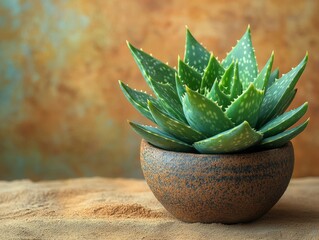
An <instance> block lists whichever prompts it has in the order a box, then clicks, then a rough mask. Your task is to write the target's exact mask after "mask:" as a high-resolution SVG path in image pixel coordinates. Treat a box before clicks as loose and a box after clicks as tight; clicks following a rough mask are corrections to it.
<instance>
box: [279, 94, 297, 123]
mask: <svg viewBox="0 0 319 240" xmlns="http://www.w3.org/2000/svg"><path fill="white" fill-rule="evenodd" d="M296 94H297V89H294V90H292V91H291V92H290V93H289V94H288V95H287V97H285V100H284V101H283V103H282V105H281V107H280V108H278V111H276V113H275V114H274V117H276V116H278V115H281V114H283V113H284V112H285V111H286V110H287V108H288V107H289V106H290V104H291V103H292V101H293V100H294V98H295V96H296Z"/></svg>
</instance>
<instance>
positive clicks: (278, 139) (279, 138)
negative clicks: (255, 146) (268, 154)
mask: <svg viewBox="0 0 319 240" xmlns="http://www.w3.org/2000/svg"><path fill="white" fill-rule="evenodd" d="M308 122H309V118H308V119H307V120H306V121H305V122H304V123H302V124H300V125H299V126H297V127H295V128H292V129H290V130H287V131H284V132H281V133H279V134H277V135H275V136H271V137H268V138H265V139H263V140H262V141H261V143H260V147H262V148H277V147H281V146H283V145H285V144H286V143H287V142H289V141H290V140H291V139H293V138H294V137H296V136H297V135H298V134H300V133H301V132H302V131H303V130H305V128H306V127H307V125H308Z"/></svg>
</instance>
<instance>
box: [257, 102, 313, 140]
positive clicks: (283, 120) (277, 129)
mask: <svg viewBox="0 0 319 240" xmlns="http://www.w3.org/2000/svg"><path fill="white" fill-rule="evenodd" d="M307 109H308V103H307V102H306V103H304V104H303V105H301V106H300V107H298V108H296V109H293V110H291V111H289V112H286V113H284V114H282V115H280V116H278V117H276V118H274V119H272V120H271V121H269V122H268V123H267V124H265V125H264V126H263V127H262V128H261V129H259V131H260V132H262V133H263V134H264V137H265V138H266V137H270V136H274V135H276V134H279V133H281V132H282V131H285V130H286V129H288V128H289V127H291V126H292V125H293V124H295V123H296V122H297V121H298V120H299V119H300V118H301V117H302V116H303V115H304V114H305V113H306V111H307Z"/></svg>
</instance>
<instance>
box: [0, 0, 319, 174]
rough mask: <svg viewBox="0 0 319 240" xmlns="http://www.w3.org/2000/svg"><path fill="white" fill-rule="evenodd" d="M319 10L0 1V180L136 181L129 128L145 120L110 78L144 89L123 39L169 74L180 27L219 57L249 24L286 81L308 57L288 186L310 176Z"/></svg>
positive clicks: (307, 4) (285, 4) (301, 3)
mask: <svg viewBox="0 0 319 240" xmlns="http://www.w3.org/2000/svg"><path fill="white" fill-rule="evenodd" d="M318 12H319V2H318V1H316V0H306V1H305V0H295V1H293V4H292V2H291V1H288V0H282V1H276V0H272V1H248V0H236V1H235V0H233V1H232V0H229V1H227V3H226V1H221V0H219V1H213V0H210V1H209V0H202V1H187V2H186V1H183V0H172V1H165V0H161V1H152V0H136V1H130V0H126V1H125V0H122V1H116V0H96V1H85V0H69V1H65V0H43V1H40V0H39V1H31V0H25V1H19V0H2V1H0V38H1V40H0V179H12V178H25V177H28V178H32V179H34V180H39V179H44V178H45V179H52V178H65V177H75V176H92V175H100V176H111V177H112V176H124V177H141V172H140V169H139V162H138V146H139V141H140V138H139V137H138V136H137V135H135V133H133V131H132V130H130V129H129V127H128V124H127V122H126V119H131V120H133V119H134V120H137V121H140V122H145V120H144V119H143V118H142V117H140V116H139V114H138V113H137V112H136V111H135V110H134V109H133V107H131V106H130V105H129V103H128V102H127V101H126V100H125V98H124V97H123V95H122V94H121V92H120V90H119V87H118V83H117V80H118V79H121V80H123V81H124V82H126V83H128V84H129V85H130V86H134V87H136V88H140V89H144V90H147V88H146V85H145V83H144V80H143V79H142V77H141V75H140V73H139V71H138V69H137V67H136V65H135V63H134V61H133V58H132V57H131V56H130V53H129V51H128V49H127V47H126V44H125V40H126V39H128V40H130V42H132V43H133V44H134V45H136V46H138V47H142V48H143V49H144V50H145V51H147V52H152V53H153V55H154V56H156V57H157V58H159V59H161V60H163V61H164V62H166V61H168V62H169V63H170V64H171V65H175V64H176V62H177V55H178V54H179V55H181V56H182V55H183V47H184V33H185V28H184V26H185V25H188V26H189V28H190V29H191V31H192V32H193V33H194V35H195V36H196V37H197V38H198V39H199V40H200V41H201V42H203V44H204V45H205V46H206V47H207V48H208V49H209V50H213V51H214V53H215V54H216V55H217V56H219V57H220V59H222V58H224V57H225V53H226V52H227V51H229V50H230V48H231V46H233V45H234V44H235V42H236V40H237V39H239V38H240V36H241V35H242V34H243V33H244V31H245V29H246V27H247V25H248V24H249V23H250V25H251V29H252V34H253V44H254V46H255V49H256V54H257V59H258V61H259V65H260V66H262V65H263V64H264V63H265V62H266V60H267V59H268V57H269V55H270V53H271V51H272V50H274V51H275V63H274V66H275V67H277V66H279V67H280V69H281V73H283V72H286V71H288V70H290V68H291V67H293V66H295V65H297V63H299V61H300V60H301V59H302V58H303V56H304V54H305V52H306V51H307V50H308V51H309V53H310V58H309V63H308V66H307V68H306V71H305V73H304V75H303V77H302V79H301V81H300V83H299V84H298V89H299V90H298V94H297V97H296V99H295V100H294V102H293V106H292V107H296V106H297V105H300V104H301V103H303V102H304V101H306V100H308V101H309V103H310V109H309V111H308V116H310V117H311V122H310V125H309V126H308V128H307V129H306V131H305V132H304V133H303V134H302V135H300V136H299V137H297V138H296V139H295V140H294V144H295V152H296V165H295V172H294V176H295V177H300V176H309V175H319V154H318V151H317V149H318V148H319V129H318V127H317V126H318V124H317V122H318V121H319V111H318V110H319V97H318V96H319V95H318V94H319V79H318V68H319V55H318V53H319V30H318V29H319V15H318Z"/></svg>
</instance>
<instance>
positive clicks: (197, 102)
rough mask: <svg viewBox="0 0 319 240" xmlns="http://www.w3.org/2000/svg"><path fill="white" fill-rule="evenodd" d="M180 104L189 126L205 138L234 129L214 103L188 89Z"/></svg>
mask: <svg viewBox="0 0 319 240" xmlns="http://www.w3.org/2000/svg"><path fill="white" fill-rule="evenodd" d="M182 103H183V110H184V113H185V117H186V119H187V121H188V123H189V125H190V126H191V127H192V128H193V129H196V130H197V131H199V132H201V133H203V134H204V135H205V136H208V137H210V136H213V135H215V134H217V133H220V132H222V131H225V130H228V129H230V128H232V127H234V124H233V123H232V121H231V120H230V119H229V118H228V117H227V116H226V115H225V113H224V112H223V111H222V109H221V108H220V107H219V106H218V105H217V104H216V103H215V102H213V101H212V100H210V99H208V98H206V97H204V96H203V95H201V94H199V93H198V92H195V91H193V90H191V89H190V88H188V87H186V95H185V96H184V97H183V101H182Z"/></svg>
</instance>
